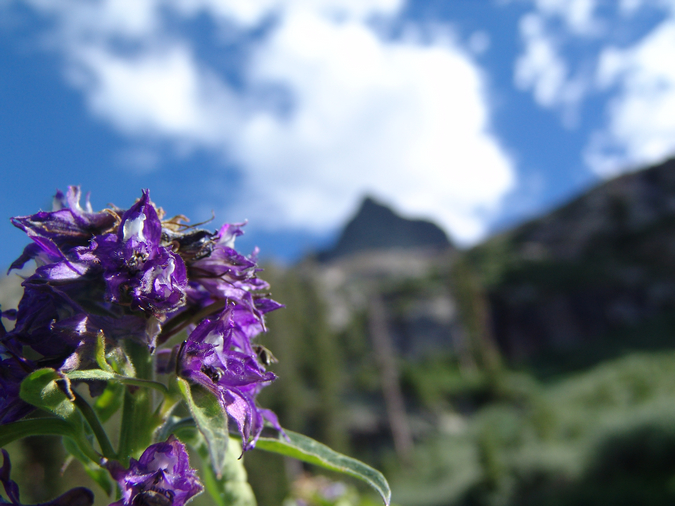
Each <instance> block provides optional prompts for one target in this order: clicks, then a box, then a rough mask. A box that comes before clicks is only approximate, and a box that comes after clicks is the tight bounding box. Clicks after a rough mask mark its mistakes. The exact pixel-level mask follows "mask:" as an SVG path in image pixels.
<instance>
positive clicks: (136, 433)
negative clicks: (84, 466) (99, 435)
mask: <svg viewBox="0 0 675 506" xmlns="http://www.w3.org/2000/svg"><path fill="white" fill-rule="evenodd" d="M126 351H127V354H128V356H129V359H130V360H131V362H132V364H133V366H134V369H135V370H136V375H137V379H139V380H152V373H153V371H152V357H151V356H150V352H149V351H148V348H147V346H145V345H143V344H140V343H137V342H134V341H131V340H130V341H128V342H127V343H126ZM144 383H145V384H144V386H147V383H148V382H147V381H146V382H144ZM155 428H156V420H155V417H154V416H153V413H152V395H151V391H149V390H147V389H145V388H143V389H140V388H139V389H137V388H134V387H133V386H131V387H127V389H126V391H125V392H124V404H123V407H122V427H121V429H120V443H119V447H118V450H117V455H118V458H119V461H120V462H121V463H122V465H123V466H125V467H128V465H129V459H130V458H131V457H135V458H139V457H140V454H141V452H142V451H143V450H145V448H147V447H148V446H149V445H150V443H151V442H152V433H153V431H154V429H155Z"/></svg>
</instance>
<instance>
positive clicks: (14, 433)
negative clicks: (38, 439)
mask: <svg viewBox="0 0 675 506" xmlns="http://www.w3.org/2000/svg"><path fill="white" fill-rule="evenodd" d="M28 436H66V437H71V438H76V437H77V430H76V429H75V428H74V427H73V425H72V424H71V423H69V422H67V421H66V420H62V419H60V418H31V419H29V420H20V421H18V422H12V423H8V424H5V425H0V447H4V446H6V445H8V444H9V443H11V442H12V441H16V440H17V439H22V438H24V437H28Z"/></svg>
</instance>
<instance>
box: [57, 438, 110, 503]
mask: <svg viewBox="0 0 675 506" xmlns="http://www.w3.org/2000/svg"><path fill="white" fill-rule="evenodd" d="M63 447H64V448H65V449H66V451H67V452H68V453H69V454H70V455H72V456H73V457H75V458H76V459H77V460H78V461H79V462H80V463H81V464H82V467H84V471H85V472H86V473H87V474H88V475H89V477H90V478H91V479H92V480H94V481H95V482H96V483H98V485H99V486H100V487H101V488H102V489H103V490H105V493H106V494H108V496H110V495H112V493H113V492H114V491H115V483H114V482H113V480H112V478H111V477H110V473H109V472H108V471H107V470H106V469H103V468H102V467H101V466H99V465H97V464H94V463H93V462H92V461H91V460H89V459H88V458H87V456H86V455H84V454H83V453H82V452H81V451H80V449H79V448H78V446H77V445H76V444H75V443H74V442H73V441H71V440H70V439H67V438H63Z"/></svg>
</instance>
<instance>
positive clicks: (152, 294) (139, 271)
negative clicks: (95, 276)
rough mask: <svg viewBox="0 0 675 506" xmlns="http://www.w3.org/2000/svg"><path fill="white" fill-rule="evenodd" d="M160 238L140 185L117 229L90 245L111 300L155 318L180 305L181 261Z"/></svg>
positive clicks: (182, 286)
mask: <svg viewBox="0 0 675 506" xmlns="http://www.w3.org/2000/svg"><path fill="white" fill-rule="evenodd" d="M161 242H162V223H161V221H160V220H159V216H158V214H157V210H156V209H155V207H154V205H153V204H152V202H151V201H150V194H149V192H148V191H147V190H146V191H144V192H143V196H142V197H141V198H140V200H139V201H138V202H136V204H134V205H133V206H132V207H131V208H130V209H129V210H128V211H126V212H125V213H124V214H123V215H122V219H121V222H120V224H119V227H118V228H117V233H116V234H107V235H105V236H101V237H97V238H95V239H94V241H93V244H92V248H91V253H92V254H93V255H94V256H95V257H96V259H97V261H98V263H99V264H100V265H101V266H102V268H103V271H104V272H103V277H104V279H105V281H106V283H107V288H108V291H107V293H108V298H109V299H110V300H111V301H112V302H117V303H122V304H124V303H129V304H130V305H131V308H132V309H134V310H142V311H144V312H146V313H148V314H152V315H155V316H160V317H161V315H164V314H166V313H171V312H174V311H176V310H177V309H178V308H180V307H181V306H184V305H185V289H186V287H187V272H186V269H185V263H184V262H183V259H182V258H181V257H180V256H179V255H177V254H176V253H174V252H173V251H171V250H170V249H169V248H168V247H166V246H163V245H162V244H161Z"/></svg>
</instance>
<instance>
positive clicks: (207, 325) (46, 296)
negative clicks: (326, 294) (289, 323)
mask: <svg viewBox="0 0 675 506" xmlns="http://www.w3.org/2000/svg"><path fill="white" fill-rule="evenodd" d="M80 200H81V194H80V190H79V188H77V187H70V188H69V190H68V192H67V193H66V194H65V195H64V194H62V193H61V192H59V193H57V195H56V196H55V198H54V209H53V210H52V211H51V212H39V213H37V214H34V215H31V216H21V217H15V218H12V223H13V224H14V225H15V226H16V227H18V228H20V229H21V230H23V231H24V232H25V233H26V234H27V235H28V236H29V237H30V239H32V243H31V244H30V245H28V246H27V247H26V248H25V249H24V251H23V253H22V254H21V256H20V257H19V258H18V259H17V260H16V261H15V262H14V263H13V264H12V265H11V267H10V271H11V270H13V269H21V268H23V267H24V265H25V264H26V263H27V262H28V261H29V260H33V261H34V262H35V264H36V269H35V272H34V273H33V274H31V275H30V276H28V277H26V278H25V280H24V282H23V288H24V295H23V298H22V299H21V301H20V303H19V307H18V309H17V310H16V311H6V312H5V313H3V314H2V316H3V317H5V318H9V319H13V320H15V324H14V328H13V329H11V330H9V331H7V330H6V329H5V328H4V327H3V326H2V324H1V323H0V425H4V424H8V423H12V422H15V421H17V420H20V419H22V418H24V417H25V416H26V415H27V414H29V413H30V412H31V410H32V409H34V408H33V406H31V405H30V404H28V403H27V402H25V401H24V400H22V398H21V396H20V385H21V382H22V381H23V380H24V379H25V378H26V377H27V376H29V375H30V374H31V373H32V372H34V371H36V370H38V369H41V368H51V369H53V370H54V371H56V372H57V373H58V374H61V375H63V376H64V377H65V376H66V375H67V374H69V373H72V372H73V371H76V372H77V371H88V370H91V369H96V368H98V367H99V366H100V365H101V363H100V361H98V362H97V360H98V359H97V355H96V353H97V346H100V344H99V341H98V340H99V339H100V338H101V336H103V339H104V343H105V349H104V354H105V353H107V355H108V356H117V357H119V356H122V355H124V350H125V346H126V343H128V342H135V343H141V344H142V345H143V346H144V347H146V348H147V350H148V352H149V354H154V355H155V356H157V357H163V358H166V356H167V355H170V356H171V357H172V358H173V361H172V362H171V363H170V364H169V363H168V362H167V361H166V360H163V359H159V358H158V359H157V360H156V363H157V366H158V368H159V372H163V373H167V374H169V375H173V374H174V373H175V374H177V375H178V376H179V377H182V378H184V379H185V380H188V381H189V382H191V383H193V384H196V385H200V386H202V387H204V388H205V389H206V390H208V391H209V392H211V394H212V395H213V396H215V398H216V399H217V400H218V402H219V404H220V406H221V408H222V410H223V412H224V413H225V414H226V415H227V416H228V417H229V418H230V420H231V421H233V422H234V425H233V426H234V427H236V428H237V429H238V431H239V432H240V434H241V436H242V439H243V442H244V449H245V450H247V449H250V448H252V447H253V446H254V445H255V442H256V440H257V438H258V436H259V435H260V432H261V430H262V428H263V424H264V421H265V420H266V421H268V422H269V423H270V424H271V425H272V426H274V427H277V428H279V425H278V422H277V420H276V417H275V416H274V414H273V413H272V412H270V411H268V410H264V409H261V408H259V407H258V405H257V404H256V396H257V394H258V393H259V392H260V390H261V389H262V388H263V387H264V386H266V385H267V384H269V383H270V382H271V381H272V380H274V379H275V375H274V374H273V373H271V372H268V371H266V370H265V366H266V364H265V363H264V361H263V360H261V359H260V358H259V356H258V353H257V352H256V351H257V350H258V345H254V344H253V343H252V339H254V338H255V337H256V336H257V335H258V334H259V333H260V332H262V331H264V330H265V323H264V315H265V314H266V313H268V312H270V311H272V310H274V309H277V308H279V307H281V305H280V304H278V303H276V302H274V301H273V300H272V299H270V298H269V296H268V295H267V294H266V293H264V290H267V289H268V288H269V286H268V284H267V283H266V282H264V281H262V280H261V279H259V278H258V277H257V273H258V272H259V271H260V269H259V268H258V267H257V264H256V257H255V252H254V254H253V255H251V256H248V257H247V256H243V255H241V254H239V253H238V252H237V251H236V250H235V249H234V240H235V239H236V237H237V236H239V235H241V234H242V233H243V232H242V230H241V225H224V226H223V227H221V228H220V229H219V230H217V231H213V232H211V231H208V230H204V229H198V228H194V227H189V226H187V225H186V224H185V223H184V222H185V221H186V218H185V217H183V216H180V215H179V216H176V217H174V218H170V219H165V216H164V212H163V210H162V209H161V208H158V207H156V206H155V205H154V203H153V202H152V201H151V200H150V195H149V192H148V191H144V192H143V193H142V196H141V198H140V199H139V200H138V201H137V202H136V203H135V204H134V205H133V206H131V207H130V208H129V209H126V210H124V209H119V208H116V207H111V208H108V209H104V210H102V211H99V212H94V211H93V210H92V207H91V205H90V203H89V199H88V198H87V202H86V204H85V205H84V207H82V206H81V204H80ZM183 331H185V332H187V337H186V339H184V341H183V343H182V345H176V346H175V347H174V349H173V352H172V353H170V350H167V349H159V350H158V348H161V347H162V346H163V345H165V343H167V341H168V340H169V339H170V338H171V337H172V336H174V335H177V334H179V333H180V332H183ZM173 341H174V340H172V342H173ZM164 348H166V347H165V346H164ZM28 350H29V351H28ZM160 352H161V353H160ZM115 353H117V354H115ZM27 357H30V359H29V358H27ZM117 373H120V374H121V372H120V371H117ZM100 383H101V382H100V381H90V382H89V386H90V391H91V393H92V394H93V395H97V394H98V393H100V391H101V388H100V387H101V385H100ZM103 386H105V384H104V385H103ZM130 388H134V387H130ZM167 466H169V467H167ZM171 466H173V467H171ZM170 467H171V469H169V468H170ZM109 470H111V474H113V475H114V477H115V478H116V479H117V480H118V481H119V483H120V486H121V487H122V489H123V491H124V494H123V498H122V500H121V501H119V502H117V503H115V505H116V506H117V505H125V506H130V505H132V504H133V505H139V504H146V503H147V504H175V505H179V506H180V505H182V504H184V503H185V502H186V501H187V500H188V499H189V498H190V497H191V496H192V495H194V494H195V493H197V492H198V491H200V490H201V485H199V483H198V482H197V481H196V478H194V479H193V474H191V473H192V471H191V470H190V469H189V465H188V462H187V455H186V453H185V450H184V448H183V447H182V445H181V444H180V443H179V442H177V441H176V440H174V439H169V440H168V441H166V442H163V443H157V444H155V445H153V446H151V447H149V448H148V449H147V450H146V451H145V453H143V456H142V457H141V458H140V460H139V461H135V460H132V463H131V466H130V468H129V469H128V470H127V471H125V472H124V473H123V472H122V471H120V469H119V468H118V467H114V466H113V467H109ZM113 470H114V472H113ZM125 473H126V474H125ZM174 475H175V476H179V478H175V476H174ZM158 491H159V492H158ZM139 494H145V495H141V496H139ZM157 494H159V495H157ZM150 495H153V497H152V498H151V497H150ZM145 496H147V497H146V499H147V500H146V499H138V497H145ZM160 496H161V497H160ZM143 501H145V502H143Z"/></svg>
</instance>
